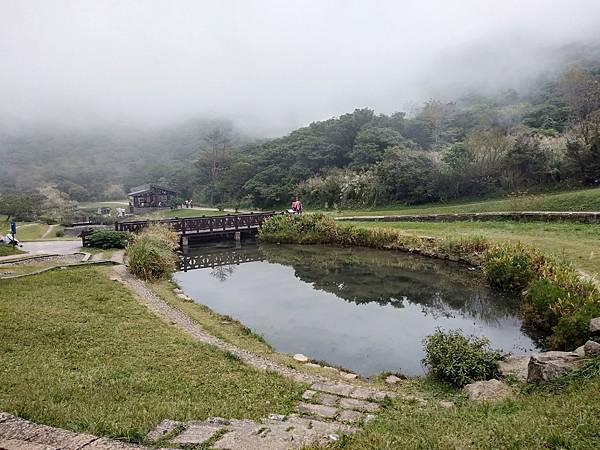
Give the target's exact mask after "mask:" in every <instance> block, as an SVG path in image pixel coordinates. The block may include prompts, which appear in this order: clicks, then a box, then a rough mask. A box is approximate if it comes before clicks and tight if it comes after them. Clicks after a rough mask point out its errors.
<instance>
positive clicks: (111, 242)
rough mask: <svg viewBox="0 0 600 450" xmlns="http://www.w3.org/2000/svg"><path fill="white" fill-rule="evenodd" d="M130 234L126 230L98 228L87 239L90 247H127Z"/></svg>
mask: <svg viewBox="0 0 600 450" xmlns="http://www.w3.org/2000/svg"><path fill="white" fill-rule="evenodd" d="M129 238H130V234H129V233H127V232H124V231H114V230H96V231H94V232H93V233H92V234H90V235H89V236H88V237H87V238H86V240H87V242H88V244H89V246H90V247H96V248H104V249H107V248H125V247H127V242H128V241H129Z"/></svg>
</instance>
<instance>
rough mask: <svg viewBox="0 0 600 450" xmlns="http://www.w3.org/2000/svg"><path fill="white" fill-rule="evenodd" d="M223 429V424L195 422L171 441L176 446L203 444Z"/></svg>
mask: <svg viewBox="0 0 600 450" xmlns="http://www.w3.org/2000/svg"><path fill="white" fill-rule="evenodd" d="M223 427H224V425H222V424H212V423H205V422H193V423H191V424H190V425H188V426H187V427H186V429H185V430H183V432H182V433H180V434H178V435H177V436H176V437H175V438H174V439H171V442H172V443H174V444H203V443H204V442H206V441H208V440H209V439H210V438H211V437H213V436H214V435H215V434H216V433H217V432H218V431H220V430H222V429H223Z"/></svg>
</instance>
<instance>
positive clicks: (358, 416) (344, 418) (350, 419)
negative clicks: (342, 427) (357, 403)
mask: <svg viewBox="0 0 600 450" xmlns="http://www.w3.org/2000/svg"><path fill="white" fill-rule="evenodd" d="M362 419H363V414H362V413H359V412H357V411H350V410H349V409H345V410H344V411H342V412H341V413H340V415H339V416H338V418H337V420H339V421H340V422H346V423H356V422H360V421H362Z"/></svg>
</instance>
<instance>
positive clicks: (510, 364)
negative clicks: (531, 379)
mask: <svg viewBox="0 0 600 450" xmlns="http://www.w3.org/2000/svg"><path fill="white" fill-rule="evenodd" d="M530 358H531V356H527V355H518V356H509V357H508V358H506V359H505V360H504V361H498V368H499V369H500V373H501V374H502V376H503V377H514V378H515V379H517V380H519V381H527V371H528V368H527V366H528V365H529V359H530Z"/></svg>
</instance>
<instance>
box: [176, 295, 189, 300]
mask: <svg viewBox="0 0 600 450" xmlns="http://www.w3.org/2000/svg"><path fill="white" fill-rule="evenodd" d="M177 297H179V298H180V299H182V300H187V299H188V296H187V295H185V294H177Z"/></svg>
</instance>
